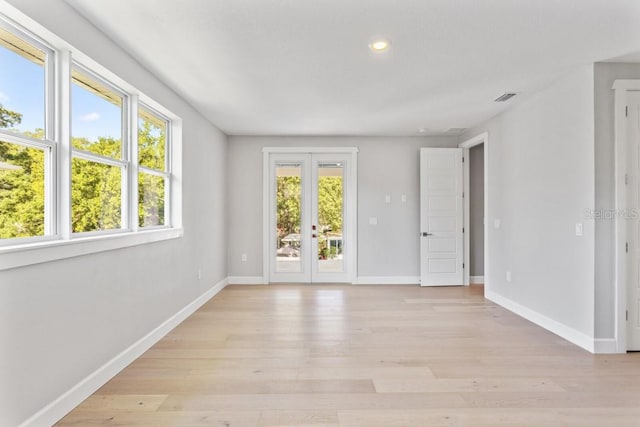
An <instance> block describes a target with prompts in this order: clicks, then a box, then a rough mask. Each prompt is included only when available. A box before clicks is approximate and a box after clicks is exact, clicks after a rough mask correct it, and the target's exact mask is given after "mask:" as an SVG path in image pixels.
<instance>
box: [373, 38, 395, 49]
mask: <svg viewBox="0 0 640 427" xmlns="http://www.w3.org/2000/svg"><path fill="white" fill-rule="evenodd" d="M389 46H391V42H390V41H389V40H385V39H376V40H374V41H372V42H371V43H369V49H371V50H372V51H374V52H384V51H385V50H387V49H389Z"/></svg>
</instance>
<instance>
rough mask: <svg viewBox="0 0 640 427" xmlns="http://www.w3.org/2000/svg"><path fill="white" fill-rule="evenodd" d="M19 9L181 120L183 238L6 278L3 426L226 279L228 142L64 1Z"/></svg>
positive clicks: (0, 279)
mask: <svg viewBox="0 0 640 427" xmlns="http://www.w3.org/2000/svg"><path fill="white" fill-rule="evenodd" d="M12 3H13V4H15V6H16V7H17V8H19V9H21V10H22V11H23V12H25V13H26V14H27V15H29V16H31V17H32V18H33V19H35V20H37V21H39V22H40V23H41V24H43V25H44V26H45V27H47V28H49V29H50V30H52V31H53V32H55V33H57V35H59V36H60V37H62V38H63V39H65V40H67V41H68V42H70V43H71V44H73V45H75V46H76V47H77V48H79V49H80V50H82V51H83V52H84V53H86V54H88V55H89V56H91V57H93V59H95V60H96V61H98V62H100V63H101V64H102V65H104V66H106V67H107V68H109V69H111V70H112V71H113V72H115V73H116V74H118V75H119V76H120V77H122V78H123V79H125V80H127V81H128V82H130V83H131V84H133V85H134V86H136V87H138V88H139V89H140V90H142V91H143V92H145V93H146V94H148V95H149V96H151V97H153V98H154V99H155V100H157V101H158V102H160V103H161V104H163V105H164V106H166V107H167V108H168V109H170V110H171V111H173V112H174V113H176V114H177V115H179V116H180V117H182V119H183V120H184V122H183V126H184V133H183V143H184V147H183V164H184V168H183V169H184V171H183V224H184V237H183V238H181V239H176V240H170V241H164V242H159V243H154V244H149V245H143V246H137V247H130V248H126V249H122V250H114V251H110V252H103V253H99V254H94V255H88V256H82V257H77V258H72V259H66V260H61V261H56V262H50V263H46V264H40V265H34V266H30V267H24V268H17V269H13V270H7V271H2V272H0V325H1V326H0V346H1V350H0V352H1V353H0V354H1V357H0V425H2V426H15V425H18V424H19V423H21V422H23V421H24V420H25V419H27V418H28V417H30V416H31V415H33V414H34V413H36V412H37V411H38V410H40V409H41V408H43V407H44V406H45V405H47V404H49V403H50V402H52V401H53V400H54V399H56V398H57V397H59V396H60V395H61V394H62V393H64V392H66V391H67V390H69V389H70V388H71V387H72V386H74V385H75V384H77V383H78V382H79V381H81V380H82V379H83V378H85V377H86V376H87V375H89V374H90V373H92V372H93V371H95V370H96V369H98V368H99V367H101V366H102V365H103V364H105V363H106V362H108V361H109V360H110V359H112V358H113V357H114V356H116V355H117V354H118V353H120V352H121V351H123V350H124V349H126V348H127V347H129V346H130V345H131V344H133V343H134V342H136V341H137V340H139V339H140V338H141V337H143V336H144V335H146V334H147V333H148V332H150V331H151V330H153V329H154V328H156V327H157V326H158V325H159V324H161V323H162V322H163V321H165V320H167V319H168V318H169V317H170V316H172V315H173V314H175V313H176V312H178V311H179V310H180V309H182V308H183V307H185V306H186V305H187V304H188V303H189V302H191V301H193V300H194V299H195V298H197V297H198V296H200V295H201V294H203V293H204V292H205V291H206V290H208V289H209V288H211V287H212V286H213V285H214V284H215V283H217V282H219V281H220V280H223V279H224V278H225V277H226V276H227V270H226V266H227V259H226V256H227V245H226V241H227V237H226V227H225V221H226V217H225V215H226V211H225V198H226V189H227V186H226V175H227V166H226V158H227V143H226V137H225V136H224V135H223V134H222V133H221V132H219V131H218V130H217V129H216V128H214V127H213V126H212V125H210V124H209V123H208V122H207V121H206V120H204V119H203V118H202V116H200V115H199V114H198V113H197V112H196V111H195V110H194V109H193V108H191V107H190V106H189V105H187V104H186V103H185V102H184V101H183V100H181V99H180V98H179V97H178V96H177V95H176V94H175V93H174V92H172V91H171V90H170V89H168V88H167V87H166V86H164V85H162V84H161V83H160V82H159V81H158V80H157V79H156V78H155V77H154V76H153V75H151V74H150V73H148V72H147V71H146V70H144V69H143V68H142V67H141V66H140V65H139V64H138V63H137V62H136V61H135V60H134V59H132V58H131V57H129V56H127V55H125V54H124V53H123V52H122V51H121V50H120V49H119V48H118V47H117V46H115V45H114V44H113V43H112V42H111V41H110V40H109V39H107V38H106V37H105V36H103V35H101V34H100V33H99V32H97V31H96V30H94V28H93V27H91V26H89V25H88V24H87V22H86V21H84V20H83V19H82V18H80V17H79V16H78V15H77V14H76V13H74V11H73V10H72V9H70V7H69V6H68V5H67V4H66V3H65V2H64V1H62V0H47V1H46V2H43V1H41V0H19V1H18V0H13V1H12ZM198 268H202V270H203V277H202V280H201V281H198V280H197V274H196V271H197V269H198Z"/></svg>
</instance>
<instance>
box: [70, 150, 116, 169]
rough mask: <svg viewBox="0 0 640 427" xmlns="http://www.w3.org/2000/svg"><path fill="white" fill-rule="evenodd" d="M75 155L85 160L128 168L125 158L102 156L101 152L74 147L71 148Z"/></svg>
mask: <svg viewBox="0 0 640 427" xmlns="http://www.w3.org/2000/svg"><path fill="white" fill-rule="evenodd" d="M71 152H72V156H73V157H78V158H80V159H83V160H88V161H90V162H95V163H102V164H105V165H109V166H115V167H118V168H126V167H127V162H126V161H124V160H118V159H112V158H110V157H105V156H101V155H99V154H93V153H91V152H89V151H83V150H78V149H75V148H73V149H72V150H71Z"/></svg>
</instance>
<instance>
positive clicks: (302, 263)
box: [268, 154, 311, 282]
mask: <svg viewBox="0 0 640 427" xmlns="http://www.w3.org/2000/svg"><path fill="white" fill-rule="evenodd" d="M308 169H309V160H308V159H307V158H305V157H304V156H303V157H301V156H298V155H291V154H282V155H279V156H277V157H274V158H272V159H271V161H270V172H269V176H270V186H269V197H270V205H269V208H270V209H269V211H270V212H269V218H270V219H269V223H270V232H269V235H270V236H271V242H270V245H269V247H270V248H271V249H270V253H269V254H268V256H269V266H270V268H269V269H270V274H269V281H271V282H308V281H310V280H311V268H310V265H309V260H310V257H311V238H310V236H309V234H308V233H305V224H306V223H307V222H309V221H310V219H309V214H308V210H309V209H308V205H309V204H310V199H309V197H308V196H307V195H306V194H305V191H304V188H305V187H306V186H308V185H309V181H310V174H309V171H308Z"/></svg>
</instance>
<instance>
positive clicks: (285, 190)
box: [264, 149, 357, 283]
mask: <svg viewBox="0 0 640 427" xmlns="http://www.w3.org/2000/svg"><path fill="white" fill-rule="evenodd" d="M298 150H302V149H293V150H292V149H265V151H264V156H265V169H264V173H265V176H264V180H265V186H264V192H265V193H264V194H265V195H264V207H265V212H266V213H267V214H266V215H265V218H266V221H267V222H265V224H264V229H265V236H264V241H265V244H266V246H265V250H264V257H265V260H264V271H265V274H264V281H265V283H353V281H354V280H355V273H356V272H355V270H356V266H355V256H356V255H355V254H356V239H355V236H356V215H355V209H356V194H357V193H356V175H355V168H356V157H355V155H356V153H357V151H356V150H355V149H348V150H345V149H336V150H335V151H334V150H332V151H326V150H324V149H322V150H320V149H318V150H310V149H304V151H298Z"/></svg>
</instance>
